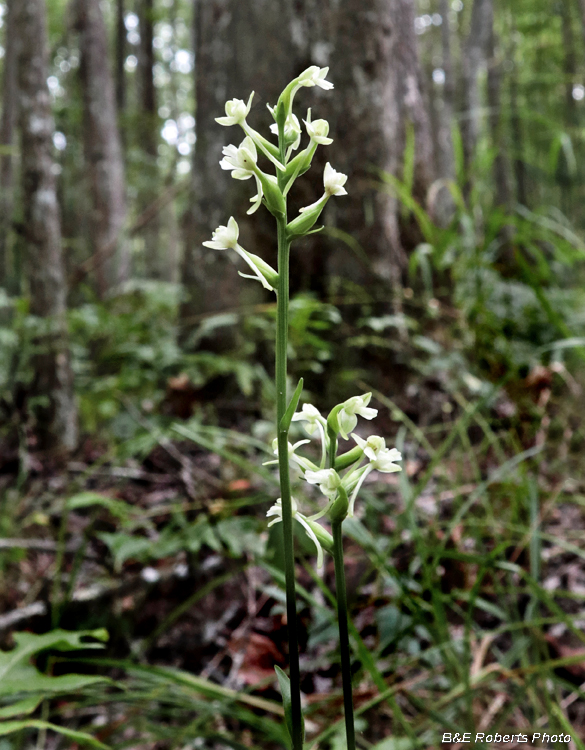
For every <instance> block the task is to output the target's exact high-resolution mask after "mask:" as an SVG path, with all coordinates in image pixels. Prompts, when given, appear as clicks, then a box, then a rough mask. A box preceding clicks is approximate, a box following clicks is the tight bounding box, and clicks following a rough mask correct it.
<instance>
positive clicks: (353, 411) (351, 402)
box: [329, 393, 378, 440]
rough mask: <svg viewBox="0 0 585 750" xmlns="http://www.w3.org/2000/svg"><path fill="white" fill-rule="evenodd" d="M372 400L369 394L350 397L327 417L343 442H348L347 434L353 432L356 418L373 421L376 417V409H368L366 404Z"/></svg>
mask: <svg viewBox="0 0 585 750" xmlns="http://www.w3.org/2000/svg"><path fill="white" fill-rule="evenodd" d="M371 398H372V394H371V393H364V395H363V396H352V398H348V399H347V401H344V402H343V404H341V406H340V407H336V409H334V410H333V412H332V413H331V414H330V415H329V416H330V419H331V420H332V422H333V425H332V426H333V427H334V428H336V429H335V431H336V432H339V433H340V434H341V437H342V438H343V439H344V440H349V437H348V433H350V432H351V431H352V430H355V427H356V425H357V418H358V416H360V417H363V418H364V419H374V417H376V416H377V415H378V410H377V409H370V408H369V407H368V404H369V403H370V399H371Z"/></svg>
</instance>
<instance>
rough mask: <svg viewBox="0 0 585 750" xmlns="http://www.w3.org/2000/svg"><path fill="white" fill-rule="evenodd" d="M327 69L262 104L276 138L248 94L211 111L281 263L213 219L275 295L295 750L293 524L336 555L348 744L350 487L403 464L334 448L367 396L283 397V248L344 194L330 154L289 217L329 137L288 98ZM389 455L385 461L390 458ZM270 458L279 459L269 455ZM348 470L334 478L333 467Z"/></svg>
mask: <svg viewBox="0 0 585 750" xmlns="http://www.w3.org/2000/svg"><path fill="white" fill-rule="evenodd" d="M327 72H328V68H319V67H317V66H311V67H310V68H307V70H305V71H304V72H303V73H301V75H300V76H298V77H297V78H295V79H294V80H293V81H291V82H290V83H289V84H288V86H287V87H286V88H285V89H284V91H283V92H282V94H281V95H280V97H279V99H278V102H277V104H276V106H275V107H274V108H271V107H269V110H270V112H271V114H272V116H273V119H274V125H272V126H271V131H272V133H275V134H276V135H277V136H278V144H277V145H276V144H274V143H272V142H271V141H269V140H268V139H267V138H265V137H264V136H262V135H261V134H260V133H258V132H257V131H256V130H254V129H253V128H252V127H251V126H250V125H249V124H248V122H247V117H248V115H249V113H250V109H251V105H252V99H253V93H252V94H251V95H250V97H249V99H248V101H247V102H244V101H243V100H241V99H232V100H230V101H228V102H227V103H226V107H225V110H226V116H225V117H218V118H217V120H216V121H217V122H218V123H219V124H220V125H224V126H232V125H239V126H240V127H241V128H242V129H243V131H244V134H245V137H244V140H243V141H242V142H241V143H240V145H239V146H234V145H229V146H226V147H225V148H224V149H223V155H224V158H223V159H222V160H221V162H220V166H221V168H222V169H225V170H229V171H231V174H232V177H233V178H234V179H237V180H250V179H254V181H255V184H256V189H257V193H256V195H255V196H253V197H252V198H251V199H250V201H251V203H252V206H251V208H250V209H249V210H248V212H247V213H248V214H252V213H254V212H255V211H256V210H257V209H258V208H259V207H260V205H261V204H263V205H264V206H265V207H266V208H267V209H268V211H270V213H271V214H272V215H273V216H274V218H275V220H276V229H277V242H278V267H277V270H275V269H273V268H272V267H271V266H270V265H268V263H266V262H265V261H264V260H263V259H262V258H260V257H258V256H257V255H254V254H253V253H250V252H247V251H246V250H245V249H244V248H243V247H241V246H240V245H239V243H238V239H239V227H238V224H237V222H236V220H235V219H234V218H233V217H230V219H229V221H228V223H227V226H220V227H218V228H217V229H216V230H215V232H214V233H213V238H212V239H211V240H210V241H208V242H204V243H203V244H204V245H206V246H207V247H210V248H212V249H214V250H230V249H231V250H234V251H235V252H236V253H237V255H238V256H239V257H240V258H241V259H242V260H243V261H244V262H245V263H246V265H247V266H248V268H249V269H250V270H251V271H252V275H250V274H242V273H241V272H240V275H242V276H245V277H246V278H251V279H254V280H256V281H259V282H260V283H261V284H262V286H263V287H264V288H265V289H267V290H270V291H272V292H274V293H275V294H276V299H277V315H276V363H275V386H276V440H275V441H274V446H273V447H274V449H275V453H276V454H277V463H278V469H279V477H280V498H279V499H278V500H277V501H276V503H275V504H274V505H273V506H272V507H271V508H270V510H269V511H268V514H267V515H268V516H269V517H273V519H272V520H271V522H270V524H269V525H272V524H274V523H278V522H282V534H283V551H284V566H285V581H286V612H287V624H288V639H289V677H287V676H286V675H285V674H284V672H282V670H280V669H279V668H278V667H277V668H276V672H277V676H278V681H279V684H280V687H281V691H282V695H283V702H284V710H285V719H286V724H287V727H288V731H289V734H290V738H291V743H292V748H293V750H302V748H303V741H304V722H303V716H302V709H301V690H300V668H299V642H298V641H299V639H298V625H297V616H296V591H295V554H294V529H293V522H294V521H295V520H296V521H297V522H298V523H299V524H300V525H301V526H302V527H303V529H304V530H305V532H306V533H307V534H308V535H309V537H310V539H311V540H312V541H313V543H314V544H315V546H316V549H317V560H318V564H319V567H322V565H323V560H324V550H325V551H327V552H330V553H332V554H333V558H334V563H335V578H336V588H337V602H338V619H339V635H340V652H341V667H342V681H343V695H344V710H345V721H346V737H347V748H348V750H355V731H354V722H353V704H352V687H351V663H350V646H349V637H348V611H347V595H346V589H345V572H344V564H343V536H342V523H343V520H344V518H345V517H346V516H347V515H348V514H349V515H353V511H354V505H355V501H356V496H357V493H358V492H359V489H360V487H361V486H362V484H363V482H364V481H365V479H366V477H367V475H368V474H369V473H370V471H373V470H375V469H377V470H378V471H399V470H400V467H399V466H397V465H396V464H394V463H392V461H393V460H399V459H400V454H399V453H398V451H396V450H392V451H391V450H388V449H387V448H385V445H384V441H383V439H382V438H377V437H370V438H368V440H367V441H365V440H363V439H362V438H360V437H359V436H353V437H354V438H355V440H356V443H357V445H356V446H355V448H353V449H352V450H350V451H347V452H346V453H344V454H342V455H341V456H338V455H337V450H338V438H339V437H341V438H342V439H344V440H347V439H348V433H350V432H351V431H352V430H353V429H354V428H355V426H356V424H357V418H358V416H361V417H363V418H365V419H372V418H373V417H374V416H376V414H377V412H376V410H375V409H371V408H370V407H368V403H369V400H370V394H365V395H364V396H354V397H352V398H350V399H348V400H347V401H345V402H343V403H342V404H339V405H338V406H336V407H335V408H334V409H333V410H332V411H331V413H330V414H329V417H328V418H327V419H325V418H324V417H322V416H321V414H320V412H319V411H318V409H317V408H316V407H314V406H312V405H311V404H305V405H304V406H303V408H302V410H301V411H300V412H297V411H296V409H297V406H298V404H299V400H300V397H301V394H302V389H303V381H302V378H301V380H300V382H299V384H298V386H297V388H296V390H295V392H294V394H293V395H292V397H291V399H290V401H289V399H288V396H287V347H288V307H289V256H290V249H291V243H292V242H293V241H294V240H295V239H298V238H300V237H304V236H306V235H307V234H311V233H312V232H314V231H319V230H318V229H314V226H315V224H316V222H317V220H318V219H319V216H320V215H321V212H322V211H323V209H324V208H325V205H326V204H327V201H328V200H329V199H330V198H331V196H342V195H347V191H346V190H345V187H344V186H345V183H346V180H347V177H346V176H345V175H344V174H342V173H341V172H337V171H336V170H335V169H333V167H332V166H331V164H330V163H329V162H327V164H326V166H325V169H324V172H323V188H324V192H323V195H322V197H321V198H320V199H319V200H317V201H315V203H312V204H311V205H309V206H305V207H304V208H302V209H300V211H299V215H298V216H297V217H296V218H294V219H293V220H292V221H290V222H289V220H288V211H287V195H288V192H289V190H290V188H291V186H292V184H293V183H294V181H295V180H296V179H297V177H299V175H302V174H304V173H305V172H306V171H307V170H308V169H309V168H310V166H311V161H312V159H313V156H314V155H315V152H316V150H317V147H318V146H328V145H330V144H331V143H332V142H333V141H332V139H331V138H329V137H328V136H329V124H328V123H327V121H326V120H312V119H311V110H309V111H308V113H307V117H306V119H305V120H303V122H304V124H305V129H306V133H307V135H308V137H309V143H308V145H307V146H306V147H305V148H304V149H303V150H301V151H299V153H298V154H296V155H295V156H293V152H295V151H297V150H298V149H299V146H300V143H301V135H302V133H301V126H300V123H299V119H298V118H297V116H296V115H295V114H294V113H293V111H292V107H293V101H294V97H295V94H296V92H297V91H298V90H299V89H300V88H301V87H308V88H310V87H313V86H319V87H320V88H322V89H324V90H329V89H332V88H333V84H332V83H330V82H329V81H327V78H326V76H327ZM259 155H261V156H262V157H263V158H265V159H266V160H267V161H268V163H269V165H270V167H271V168H273V169H274V170H275V174H268V173H266V172H264V171H263V170H262V169H261V168H260V167H259V166H258V158H259ZM292 421H301V422H303V423H304V424H305V428H306V430H307V432H308V434H309V435H310V436H313V435H317V436H319V438H320V440H321V462H320V465H319V466H317V465H315V464H313V463H312V461H311V460H310V459H309V458H306V457H303V456H300V455H298V454H297V452H296V451H297V449H298V448H299V447H300V446H301V445H303V444H304V443H307V442H310V441H309V440H302V441H299V442H297V443H295V445H291V444H290V443H289V441H288V435H289V429H290V425H291V422H292ZM364 458H369V459H370V463H369V464H368V465H367V466H363V467H362V466H361V463H362V461H363V460H364ZM390 459H392V460H390ZM270 463H276V462H270ZM291 464H293V465H295V467H296V468H297V469H299V470H300V471H301V473H302V474H303V477H304V479H305V480H306V481H307V482H308V483H309V484H314V485H318V486H319V489H320V491H321V492H322V494H323V495H324V496H325V497H326V499H327V502H326V504H325V506H324V507H323V509H322V510H321V511H320V512H318V513H316V514H315V515H313V516H306V515H304V514H303V513H302V512H301V511H300V510H299V504H298V502H297V501H296V500H295V499H294V498H293V497H292V492H291V478H290V465H291ZM343 471H345V473H344V475H343V476H341V475H340V474H339V473H338V472H343ZM324 516H327V517H328V518H329V520H330V522H331V526H332V531H333V536H332V535H331V534H330V533H329V531H327V529H326V528H324V527H323V526H322V525H321V524H319V523H317V519H319V518H323V517H324Z"/></svg>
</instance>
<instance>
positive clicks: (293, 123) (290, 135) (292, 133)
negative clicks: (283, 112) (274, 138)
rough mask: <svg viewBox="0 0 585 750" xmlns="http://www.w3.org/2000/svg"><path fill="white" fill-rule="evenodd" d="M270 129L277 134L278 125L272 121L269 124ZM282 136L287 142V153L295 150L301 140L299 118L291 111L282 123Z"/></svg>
mask: <svg viewBox="0 0 585 750" xmlns="http://www.w3.org/2000/svg"><path fill="white" fill-rule="evenodd" d="M270 131H271V132H272V133H274V134H275V135H278V125H277V124H276V123H273V124H272V125H271V126H270ZM284 138H285V140H286V142H287V143H288V144H289V153H290V151H296V150H297V148H298V147H299V144H300V142H301V124H300V122H299V118H298V117H297V116H296V115H295V114H293V113H292V112H291V113H290V114H289V116H288V117H287V118H286V122H285V123H284Z"/></svg>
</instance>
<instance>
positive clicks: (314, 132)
mask: <svg viewBox="0 0 585 750" xmlns="http://www.w3.org/2000/svg"><path fill="white" fill-rule="evenodd" d="M303 122H304V123H305V127H306V129H307V135H308V136H309V138H310V139H311V140H312V141H314V142H315V143H319V144H320V145H321V146H328V145H329V144H330V143H333V138H327V136H328V135H329V123H328V122H327V120H315V122H311V110H309V111H308V112H307V119H306V120H303Z"/></svg>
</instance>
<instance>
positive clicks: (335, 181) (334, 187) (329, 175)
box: [323, 162, 347, 195]
mask: <svg viewBox="0 0 585 750" xmlns="http://www.w3.org/2000/svg"><path fill="white" fill-rule="evenodd" d="M346 182H347V175H346V174H343V172H336V171H335V170H334V169H333V167H332V166H331V164H329V162H327V164H326V165H325V171H324V172H323V185H324V186H325V193H326V195H347V190H346V189H345V188H344V187H343V186H344V185H345V183H346Z"/></svg>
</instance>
